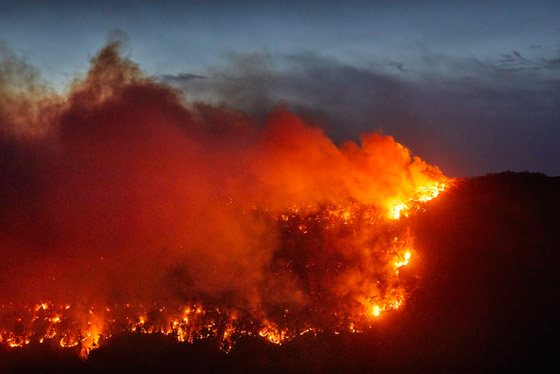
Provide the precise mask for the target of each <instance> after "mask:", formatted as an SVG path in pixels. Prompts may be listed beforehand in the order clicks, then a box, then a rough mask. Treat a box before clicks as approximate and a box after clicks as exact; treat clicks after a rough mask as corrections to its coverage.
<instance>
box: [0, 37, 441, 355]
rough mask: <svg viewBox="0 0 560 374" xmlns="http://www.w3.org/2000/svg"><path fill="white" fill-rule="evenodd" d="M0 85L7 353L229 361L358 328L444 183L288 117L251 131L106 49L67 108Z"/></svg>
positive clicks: (395, 285) (410, 259)
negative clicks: (137, 344) (169, 355)
mask: <svg viewBox="0 0 560 374" xmlns="http://www.w3.org/2000/svg"><path fill="white" fill-rule="evenodd" d="M11 63H14V62H13V61H12V62H11ZM12 70H13V71H16V72H21V69H12ZM12 70H10V69H7V70H6V69H4V71H12ZM0 78H3V79H0V83H1V84H2V86H1V89H0V130H1V132H0V150H1V153H0V157H1V158H2V159H0V161H3V162H0V174H2V179H1V180H0V193H1V194H2V197H3V199H4V200H2V205H1V206H0V220H1V222H2V225H0V226H1V228H0V254H1V256H2V258H3V261H2V262H1V263H0V274H1V275H0V277H1V278H0V280H1V281H2V285H3V288H4V290H5V291H4V292H3V295H2V296H1V298H0V302H2V303H3V304H2V305H1V307H0V341H1V342H3V343H5V344H7V345H10V346H22V345H25V344H29V343H30V342H34V341H37V342H51V343H52V342H54V343H56V344H59V345H60V346H62V347H75V348H73V349H77V350H79V351H80V352H81V353H82V354H87V352H88V351H89V350H91V349H92V348H95V347H96V346H98V345H99V344H101V343H102V342H103V340H104V339H106V338H108V337H110V336H111V335H114V334H116V333H119V332H123V331H139V332H159V333H164V334H173V335H174V336H176V337H177V339H178V340H179V341H192V340H193V339H197V338H200V337H212V338H215V339H217V340H218V341H220V342H221V343H220V344H221V345H222V346H223V347H225V348H226V349H227V348H228V347H231V344H232V342H233V341H234V340H235V337H236V336H240V335H260V336H262V337H264V338H266V339H268V340H270V341H271V342H274V343H281V342H283V341H285V340H286V339H291V338H293V337H295V336H297V335H301V334H304V333H308V332H314V331H318V330H325V329H331V330H334V331H348V330H350V331H360V330H363V329H364V328H367V326H369V325H370V324H371V323H372V321H374V320H375V318H377V317H381V316H382V314H383V313H384V312H386V311H388V310H391V309H396V308H399V307H400V306H401V305H402V304H403V302H404V301H405V299H406V295H407V292H408V287H409V286H410V285H409V284H407V283H406V282H405V281H403V280H402V279H401V275H400V274H399V271H401V270H402V269H403V267H405V266H406V267H409V266H411V264H413V263H414V259H415V257H416V256H417V255H418V254H417V253H416V252H415V250H414V247H413V238H411V237H410V234H409V232H408V230H407V227H406V216H407V215H409V214H411V213H412V212H414V211H415V210H417V209H421V206H422V204H423V203H425V202H426V201H428V200H430V199H432V198H434V197H436V196H437V195H438V193H439V192H441V191H443V190H444V189H445V187H446V185H447V184H448V183H449V181H448V179H447V178H446V177H445V176H444V175H443V174H442V173H441V171H440V170H439V169H438V168H437V167H434V166H431V165H428V164H426V163H425V162H424V161H422V160H420V159H419V158H417V157H414V158H413V157H411V155H410V152H409V150H408V149H406V148H405V147H404V146H402V145H400V144H399V143H397V142H395V140H394V139H393V138H391V137H389V136H382V135H379V134H375V133H374V134H364V135H363V136H362V138H361V142H360V144H357V143H355V142H347V143H345V144H342V145H341V146H337V145H335V144H334V143H333V142H332V141H331V139H329V138H328V137H326V136H325V134H324V133H323V132H322V131H321V130H320V129H318V128H314V127H311V126H309V125H308V124H306V123H305V121H304V120H302V119H301V118H298V117H297V116H295V115H293V114H291V113H290V112H289V111H288V110H287V109H285V108H282V107H280V108H276V109H274V110H272V111H271V113H270V114H269V115H268V117H267V119H266V120H265V121H264V122H263V123H258V122H257V121H256V120H255V119H253V118H251V117H249V116H248V115H246V114H245V113H243V112H240V111H237V110H235V109H231V108H228V107H227V106H226V105H222V106H211V105H207V104H204V103H198V102H189V101H187V100H186V99H184V98H182V97H181V95H180V94H179V93H178V92H176V91H174V90H173V89H171V88H170V87H167V86H165V85H162V84H159V83H157V82H155V81H154V80H153V79H151V78H149V77H145V76H144V75H143V74H142V72H141V71H140V70H139V69H138V67H137V66H136V65H134V64H133V63H132V62H130V61H129V60H127V59H124V58H122V57H120V55H119V53H118V44H115V43H113V44H109V45H108V46H107V47H106V48H104V49H103V50H102V51H101V52H100V53H99V54H98V55H97V56H96V57H95V58H94V59H93V61H92V66H91V69H90V71H89V72H88V74H87V75H86V76H85V77H84V78H82V79H78V80H76V81H75V82H74V83H73V85H72V87H71V89H70V90H69V92H68V93H67V95H65V96H63V97H61V96H57V95H56V94H53V93H51V92H50V91H49V90H48V89H47V88H44V87H43V86H42V85H40V84H38V83H36V82H34V81H33V79H35V78H33V76H30V77H28V76H26V77H24V78H25V79H24V80H23V81H24V83H25V84H23V83H22V81H21V80H18V79H16V78H17V77H16V78H13V79H5V77H0ZM10 82H18V84H19V85H18V87H17V89H16V88H14V87H13V85H11V83H10ZM22 87H23V89H22ZM44 300H48V301H47V302H45V301H44Z"/></svg>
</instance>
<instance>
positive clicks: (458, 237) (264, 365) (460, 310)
mask: <svg viewBox="0 0 560 374" xmlns="http://www.w3.org/2000/svg"><path fill="white" fill-rule="evenodd" d="M559 213H560V178H551V177H546V176H544V175H541V174H529V173H510V172H506V173H501V174H496V175H488V176H485V177H480V178H472V179H468V180H464V181H460V182H459V183H458V184H457V186H456V187H455V188H453V189H451V190H450V191H448V192H447V193H445V194H443V195H442V196H440V197H438V198H437V199H435V200H433V201H431V202H430V203H429V204H428V205H427V207H426V211H425V212H422V213H419V214H417V215H415V216H414V217H411V218H410V220H411V225H412V227H413V230H414V236H415V237H416V243H415V247H416V249H417V252H418V257H417V258H415V259H416V262H415V263H414V266H419V267H421V268H420V270H421V271H420V273H421V274H422V279H421V280H420V287H419V288H418V289H417V290H416V291H415V293H414V294H413V295H411V297H410V298H409V300H408V301H407V304H406V306H405V307H404V308H402V309H401V310H399V311H398V312H391V313H386V314H384V315H383V316H382V318H380V320H379V322H378V323H377V324H376V325H375V326H374V328H373V329H372V330H370V331H367V332H365V333H363V334H341V335H333V334H327V333H323V334H318V335H316V336H315V335H312V334H307V335H304V336H302V337H300V338H298V339H295V340H294V341H292V342H289V343H286V344H284V345H282V346H275V345H272V344H269V343H267V342H265V341H263V340H262V339H257V338H245V339H242V340H240V341H239V342H238V343H237V345H236V346H235V347H234V349H233V351H232V352H230V353H229V354H225V353H223V352H221V351H219V350H218V349H217V348H216V346H215V344H214V343H213V342H212V341H209V340H201V341H198V342H196V343H195V344H180V343H177V342H176V341H175V340H174V339H173V338H171V337H166V336H160V335H141V334H128V335H125V336H120V337H115V338H113V339H111V341H110V342H109V343H108V344H106V345H104V346H102V347H101V348H99V349H97V350H95V351H93V352H92V353H91V355H90V357H89V359H88V360H87V361H82V360H80V359H79V358H78V357H76V356H75V354H74V353H73V352H71V351H69V350H61V349H58V348H56V347H49V346H47V345H40V346H28V347H25V348H22V349H7V348H6V347H1V348H0V372H28V371H36V372H64V371H72V372H74V371H86V372H109V371H112V372H131V371H132V372H134V371H136V372H138V371H150V372H154V371H160V372H208V373H214V372H228V373H231V372H302V373H313V372H374V371H377V372H440V371H444V372H462V371H468V372H473V371H474V372H495V371H507V372H512V371H513V372H528V371H530V372H539V371H543V370H544V368H546V367H547V365H552V367H549V368H548V369H547V370H552V368H553V367H557V366H559V365H558V363H557V362H558V361H557V354H558V346H560V345H559V344H558V340H559V336H558V334H557V333H558V329H557V320H558V317H559V316H560V308H559V304H560V303H559V299H560V291H559V284H560V282H559V280H560V272H559V270H560V265H559V264H560V244H559V243H560V218H559Z"/></svg>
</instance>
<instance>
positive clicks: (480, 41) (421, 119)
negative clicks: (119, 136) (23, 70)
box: [0, 1, 560, 176]
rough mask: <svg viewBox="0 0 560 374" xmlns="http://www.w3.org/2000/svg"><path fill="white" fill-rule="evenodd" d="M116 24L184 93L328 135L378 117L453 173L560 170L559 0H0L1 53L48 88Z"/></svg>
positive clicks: (138, 56)
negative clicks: (311, 122) (276, 112)
mask: <svg viewBox="0 0 560 374" xmlns="http://www.w3.org/2000/svg"><path fill="white" fill-rule="evenodd" d="M327 3H328V5H327ZM115 29H119V30H122V32H124V33H126V35H127V37H128V40H129V41H128V43H127V45H128V51H129V53H130V57H131V59H132V60H133V61H135V62H137V63H138V64H139V65H140V67H141V68H142V69H144V70H145V71H146V72H147V73H148V74H151V75H154V76H157V77H159V79H161V80H163V81H166V82H168V83H170V84H172V85H174V86H176V87H179V88H181V89H184V90H185V91H186V92H187V97H188V98H189V99H191V100H194V99H205V100H209V101H215V102H219V101H222V100H225V101H227V102H229V103H230V104H231V105H235V106H238V107H241V108H243V109H245V110H247V111H249V112H251V113H254V114H255V115H259V116H261V115H263V113H264V112H266V110H267V109H268V108H269V107H271V106H273V105H275V104H277V103H278V102H285V103H287V104H288V105H290V106H291V107H292V108H294V110H295V111H297V112H299V113H301V114H303V115H306V116H310V117H313V118H316V119H318V121H319V122H320V123H322V124H323V125H324V126H325V128H326V131H327V133H328V134H329V135H330V136H331V137H333V138H334V139H335V140H336V141H342V140H344V139H355V138H356V137H357V136H358V135H359V133H361V132H363V131H372V130H380V131H383V132H384V133H386V134H390V135H394V136H395V137H396V139H397V140H398V141H400V142H401V143H403V144H405V145H406V146H408V147H409V148H411V149H412V151H413V152H414V153H415V154H417V155H419V156H420V157H422V158H424V159H426V160H427V161H428V162H430V163H433V164H436V165H439V166H440V167H441V168H442V169H443V171H444V172H445V173H447V174H448V175H452V176H470V175H480V174H485V173H487V172H496V171H501V170H507V169H510V170H518V171H521V170H530V171H540V172H544V173H547V174H551V175H558V174H560V2H559V1H485V2H472V1H470V2H467V1H440V2H436V1H377V2H376V1H371V2H338V3H333V2H319V1H317V2H305V3H304V4H302V2H276V3H272V2H257V1H239V2H228V3H225V4H224V3H222V2H215V1H206V2H178V1H176V2H141V1H130V2H126V1H124V2H120V3H119V5H114V4H111V3H110V2H85V1H83V2H80V1H72V2H70V1H68V2H64V1H51V2H29V1H28V2H26V1H0V50H1V51H3V52H1V53H4V54H6V53H7V52H6V51H8V50H9V51H12V52H13V53H15V54H16V55H18V56H22V57H23V58H24V59H25V60H26V61H27V62H28V63H29V64H31V65H33V66H35V67H36V68H37V69H38V70H39V71H40V72H41V74H42V76H43V78H45V79H46V80H47V81H49V82H51V83H52V84H53V85H54V86H55V87H56V88H57V89H62V88H63V87H64V86H65V84H67V83H68V82H70V81H71V79H72V78H73V77H75V75H76V73H80V72H84V71H85V70H86V69H87V67H88V60H89V58H90V57H91V56H93V55H94V54H95V53H96V51H98V50H99V48H101V47H102V46H103V44H104V43H105V41H106V39H107V36H108V34H109V33H110V32H111V30H115ZM127 37H126V36H124V38H127ZM193 74H194V75H198V76H203V77H206V79H202V78H193V77H192V75H193Z"/></svg>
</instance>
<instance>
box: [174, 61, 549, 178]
mask: <svg viewBox="0 0 560 374" xmlns="http://www.w3.org/2000/svg"><path fill="white" fill-rule="evenodd" d="M424 59H425V60H426V61H432V63H431V67H430V64H428V65H427V66H428V68H426V67H425V66H424V67H420V66H410V67H409V68H407V69H404V68H403V64H402V63H399V62H394V61H393V62H391V63H390V64H386V63H376V62H372V63H370V64H369V65H368V66H361V67H360V66H352V65H348V64H345V63H340V62H338V61H337V60H335V59H332V58H326V57H322V56H318V55H316V54H311V53H300V54H291V55H279V56H273V55H270V54H247V55H242V54H232V55H229V56H228V58H227V60H226V61H225V62H224V64H223V65H219V66H214V67H212V68H209V69H208V70H207V71H206V73H205V76H207V77H208V79H206V80H196V81H191V80H187V81H182V82H177V81H176V80H174V79H172V78H171V77H168V78H167V79H165V80H166V81H167V82H169V83H170V84H172V85H175V86H176V87H178V88H181V89H184V91H185V92H186V96H187V99H189V100H193V101H196V100H203V101H212V102H222V101H223V102H227V103H229V104H230V105H233V106H234V107H237V108H240V109H242V110H244V111H247V112H248V113H251V114H253V115H256V116H257V117H259V118H262V117H263V116H264V115H265V114H266V113H267V110H268V109H269V108H271V107H273V106H275V105H277V104H278V103H284V104H286V105H288V106H289V107H290V108H291V109H292V110H293V111H295V112H296V113H298V114H300V115H302V116H304V117H305V118H308V120H310V121H313V122H314V123H316V124H319V125H321V126H323V127H324V129H325V131H326V132H327V134H329V136H331V137H332V138H333V139H334V140H335V141H336V142H339V143H340V142H343V141H344V140H346V139H356V138H358V137H359V134H361V133H362V132H364V131H371V130H376V131H383V132H385V133H387V134H391V135H393V136H395V137H396V138H397V139H398V140H399V141H401V142H402V143H404V144H406V145H407V146H408V147H410V148H411V149H412V151H413V152H415V153H416V154H419V155H422V157H423V158H426V159H427V160H428V161H430V162H431V163H435V164H437V165H439V166H441V167H442V168H443V170H444V171H446V172H447V173H449V174H451V175H455V176H466V175H480V174H485V173H486V172H490V171H492V172H495V171H500V170H507V169H511V170H533V171H541V172H545V173H549V174H559V173H560V170H559V169H558V167H557V165H558V164H557V160H558V155H559V151H557V150H556V146H555V145H554V144H552V142H551V141H550V139H553V138H555V137H556V136H557V135H558V129H557V128H558V126H557V125H556V123H557V121H558V120H559V114H558V111H557V110H556V106H555V105H556V102H555V100H554V98H555V97H559V93H560V92H559V91H558V86H557V85H555V84H545V83H543V82H545V81H548V82H556V81H558V78H557V76H556V74H555V72H556V70H557V68H558V62H557V60H558V58H549V59H544V58H527V57H524V56H523V55H522V54H521V53H520V52H519V51H512V52H511V53H508V54H503V55H502V56H501V57H500V58H498V59H495V60H488V59H487V60H481V59H477V58H474V57H466V58H460V57H454V56H449V55H442V54H436V53H431V52H430V53H428V52H427V53H426V55H425V57H424ZM395 67H396V69H395ZM544 154H546V155H547V156H546V157H545V156H543V155H544Z"/></svg>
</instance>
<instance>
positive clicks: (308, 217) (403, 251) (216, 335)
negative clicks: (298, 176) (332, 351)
mask: <svg viewBox="0 0 560 374" xmlns="http://www.w3.org/2000/svg"><path fill="white" fill-rule="evenodd" d="M444 188H445V185H444V184H438V185H437V187H433V188H421V189H419V193H418V194H417V195H416V196H415V197H414V198H411V199H410V200H408V201H407V203H406V204H405V203H399V204H398V205H396V207H398V209H396V210H393V211H392V213H393V215H392V216H391V218H392V219H393V220H399V219H400V218H401V217H402V216H401V213H403V212H407V210H408V209H410V208H413V209H419V208H420V207H419V205H418V204H420V203H422V202H425V201H428V200H430V199H432V198H434V197H435V196H437V193H439V192H441V191H443V190H444ZM436 192H437V193H436ZM383 215H384V213H383V212H382V211H380V210H379V209H377V208H375V207H367V206H363V205H361V204H356V203H349V204H347V205H344V206H343V205H335V206H327V207H324V208H322V209H320V210H317V209H314V208H312V207H299V206H293V207H291V208H289V209H287V210H286V212H285V213H282V214H281V215H279V216H278V217H277V219H276V220H277V222H278V223H279V225H280V229H281V230H282V232H284V233H285V234H286V235H289V236H290V237H293V236H294V235H295V236H301V237H302V238H304V237H307V236H309V235H312V233H314V232H316V231H317V230H318V229H319V228H320V229H321V230H323V235H325V236H327V238H328V237H329V235H335V236H340V235H342V234H344V235H345V236H347V237H350V238H355V237H356V235H358V234H359V235H365V234H364V233H367V232H369V230H376V229H377V228H378V227H386V228H388V227H391V226H390V221H387V220H386V219H385V218H383ZM387 225H389V226H387ZM390 233H391V234H394V233H393V232H392V231H391V232H390ZM376 235H379V234H376ZM395 235H396V236H393V237H392V238H391V240H389V243H388V245H387V247H386V248H383V249H376V251H375V253H378V254H377V255H379V254H382V253H385V255H386V257H387V259H388V261H391V260H390V258H393V259H394V260H392V261H393V270H392V273H391V272H388V273H385V274H384V278H385V281H384V282H385V283H384V284H381V283H380V282H381V281H380V280H375V279H371V281H372V282H373V283H375V284H378V285H381V286H383V287H380V288H378V290H377V291H376V293H375V295H372V296H371V297H365V299H364V302H363V303H362V304H361V305H360V303H358V304H355V303H352V305H351V307H350V308H348V307H347V305H346V307H345V306H344V305H342V304H341V305H339V306H338V307H335V310H333V311H331V313H333V316H334V321H335V323H334V328H331V329H332V331H333V332H335V333H340V332H341V331H350V332H359V331H363V329H364V328H366V327H367V326H368V325H369V323H370V318H371V317H373V318H378V317H380V316H381V315H382V314H383V313H385V312H388V311H390V310H394V309H398V308H399V307H400V306H401V305H402V303H403V302H404V300H405V297H406V290H405V289H403V288H402V287H400V285H399V269H401V268H402V267H404V266H407V265H409V263H410V261H411V260H412V251H413V249H412V241H411V239H410V238H409V237H408V234H407V233H406V232H405V233H404V234H403V232H401V231H399V230H397V231H396V234H395ZM313 240H317V237H315V238H314V239H313ZM372 254H374V252H372ZM306 266H309V264H307V265H306ZM337 266H338V267H340V264H338V265H337ZM336 269H337V267H334V268H333V270H335V271H336ZM290 271H293V270H292V269H290ZM372 275H373V273H372ZM317 302H319V303H320V302H321V300H319V299H318V300H317ZM262 312H263V311H260V312H259V313H257V314H262ZM289 313H290V311H289V310H285V312H284V314H283V317H284V318H277V319H268V318H267V319H264V320H262V322H259V320H258V319H255V318H254V317H253V316H252V315H253V314H254V313H251V312H247V311H244V310H240V309H237V308H234V307H233V308H232V307H229V308H225V307H222V306H216V305H214V306H210V305H209V306H204V305H202V304H193V305H187V306H181V305H174V306H162V305H157V304H154V305H151V306H144V305H133V304H130V303H126V304H117V305H105V306H103V307H98V308H96V307H91V306H89V307H84V306H83V305H81V304H71V303H64V304H60V305H59V304H55V303H53V302H50V301H44V302H40V303H38V304H36V305H33V306H27V305H13V304H5V305H1V306H0V326H1V327H2V328H1V329H0V343H3V344H6V345H7V346H9V347H23V346H25V345H28V344H30V343H31V342H39V343H50V344H57V345H59V346H60V347H62V348H68V349H75V350H77V351H78V352H79V354H80V355H81V356H82V357H86V356H87V355H88V353H89V352H90V351H91V350H92V349H95V348H97V347H99V345H101V344H103V342H104V341H106V340H107V339H109V338H110V337H111V336H114V335H116V334H120V333H123V332H136V333H161V334H165V335H172V336H174V337H176V339H177V341H179V342H193V341H194V340H195V339H200V338H211V339H214V340H216V341H217V342H219V345H220V347H222V349H224V350H225V351H229V350H230V349H231V347H232V346H233V344H234V343H235V339H236V337H239V336H243V335H257V336H261V337H262V338H264V339H266V340H268V341H269V342H271V343H274V344H282V343H283V342H285V341H287V340H291V339H293V338H294V337H296V336H298V335H303V334H306V333H309V332H313V333H316V332H317V331H319V330H324V329H325V328H326V329H328V327H326V326H312V325H308V326H307V327H304V328H301V327H300V328H299V329H296V328H295V327H293V326H290V321H289V318H286V317H287V316H288V314H289ZM309 320H310V323H311V322H312V320H313V317H311V318H309Z"/></svg>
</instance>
